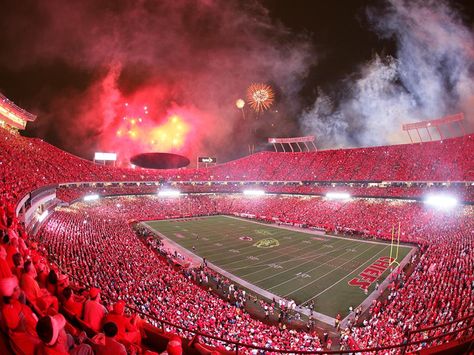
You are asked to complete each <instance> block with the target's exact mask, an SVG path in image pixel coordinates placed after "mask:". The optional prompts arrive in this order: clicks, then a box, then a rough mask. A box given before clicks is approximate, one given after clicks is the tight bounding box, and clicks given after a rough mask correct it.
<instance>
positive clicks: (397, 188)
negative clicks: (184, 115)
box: [56, 181, 474, 203]
mask: <svg viewBox="0 0 474 355" xmlns="http://www.w3.org/2000/svg"><path fill="white" fill-rule="evenodd" d="M93 185H95V186H92V184H91V186H81V187H76V186H73V185H71V186H62V187H60V188H58V189H57V190H56V196H57V198H59V199H60V200H62V201H65V202H68V203H71V202H73V201H76V200H78V199H81V198H83V197H84V196H86V195H90V194H98V195H100V196H115V195H143V194H155V193H156V192H157V191H158V190H159V189H164V188H169V187H170V186H169V184H164V185H156V184H154V183H144V182H143V183H140V182H137V183H126V184H125V183H124V184H115V185H116V186H110V185H108V186H97V184H93ZM358 185H359V186H354V184H337V185H335V186H333V185H332V184H329V183H326V184H319V183H309V182H305V183H303V182H287V183H286V182H285V183H272V182H259V183H244V184H242V183H241V182H224V183H223V182H216V181H213V182H211V183H208V182H199V183H198V182H175V183H173V185H172V186H171V188H174V189H178V190H179V191H181V192H187V193H211V192H220V193H223V192H242V191H243V190H245V189H261V190H264V191H265V192H267V193H279V194H304V195H325V194H326V193H328V192H345V193H348V194H350V195H351V196H357V197H382V198H400V197H402V198H412V199H415V198H416V199H422V198H424V197H425V196H427V195H428V194H440V195H442V194H446V195H452V196H456V197H457V198H458V199H459V200H460V201H465V202H474V185H471V184H470V183H459V184H449V186H447V185H446V186H443V185H438V186H430V185H429V184H426V183H422V184H410V185H407V184H394V185H387V186H383V187H382V186H373V184H358Z"/></svg>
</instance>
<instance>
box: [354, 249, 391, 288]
mask: <svg viewBox="0 0 474 355" xmlns="http://www.w3.org/2000/svg"><path fill="white" fill-rule="evenodd" d="M393 260H394V259H393V258H390V257H389V256H382V257H380V258H378V259H377V260H376V261H375V262H374V263H373V264H372V265H370V266H368V267H367V268H365V269H364V271H362V272H361V273H360V274H359V276H358V277H354V278H353V279H352V280H351V281H349V282H348V284H349V285H351V286H358V287H359V288H360V289H362V290H365V289H366V288H369V286H370V285H371V284H373V283H374V281H375V280H377V279H378V278H379V277H380V276H381V275H382V274H383V273H384V271H385V270H387V268H388V267H389V265H390V264H391V262H392V261H393Z"/></svg>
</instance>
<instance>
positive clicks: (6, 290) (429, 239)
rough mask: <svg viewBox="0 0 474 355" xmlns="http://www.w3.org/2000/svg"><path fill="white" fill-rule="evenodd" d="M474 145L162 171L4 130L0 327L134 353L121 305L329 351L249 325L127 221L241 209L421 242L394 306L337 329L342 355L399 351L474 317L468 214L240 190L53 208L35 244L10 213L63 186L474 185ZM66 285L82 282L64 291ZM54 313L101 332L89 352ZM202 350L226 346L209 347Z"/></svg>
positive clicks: (37, 341) (272, 156)
mask: <svg viewBox="0 0 474 355" xmlns="http://www.w3.org/2000/svg"><path fill="white" fill-rule="evenodd" d="M473 150H474V137H471V136H465V137H460V138H454V139H448V140H445V141H442V142H429V143H420V144H410V145H398V146H389V147H374V148H358V149H345V150H328V151H321V152H307V153H272V152H263V153H258V154H254V155H252V156H249V157H246V158H243V159H240V160H236V161H233V162H229V163H225V164H221V165H217V166H215V167H211V168H203V169H180V170H170V171H167V172H162V173H157V172H155V171H149V170H143V169H120V168H113V167H106V166H99V165H96V164H93V163H92V162H89V161H86V160H82V159H79V158H77V157H74V156H72V155H70V154H68V153H66V152H64V151H61V150H59V149H57V148H55V147H53V146H51V145H49V144H47V143H45V142H43V141H42V140H39V139H28V138H24V137H21V136H19V135H17V134H12V133H10V132H8V131H6V130H4V129H3V128H0V233H1V235H0V237H1V238H2V239H1V242H0V244H1V245H0V293H1V296H2V297H3V302H2V304H1V313H2V319H3V322H2V324H1V327H2V329H3V330H5V331H6V332H7V333H8V334H9V337H10V341H11V342H12V344H13V347H14V348H18V349H21V348H22V347H26V348H25V349H23V351H25V352H26V353H28V352H29V351H31V350H32V349H34V348H35V349H39V350H38V352H39V353H48V351H50V350H51V348H54V351H56V353H60V354H63V353H68V352H74V351H81V352H84V353H87V352H89V353H90V352H92V351H93V349H95V350H96V352H98V353H101V350H100V349H103V348H101V346H105V344H107V345H110V346H114V347H115V348H117V353H120V352H121V351H123V350H124V348H123V346H121V344H125V345H126V346H127V347H128V348H127V350H128V351H140V340H141V336H142V334H141V324H142V321H141V319H139V318H138V317H137V316H136V315H135V316H131V317H128V316H125V315H124V314H125V311H124V307H125V304H129V305H132V306H133V307H135V308H136V309H137V310H139V311H140V312H144V313H146V314H150V315H152V316H155V317H158V318H161V319H166V320H168V321H171V322H172V323H175V324H177V325H181V326H184V327H186V328H188V329H190V330H199V331H202V332H204V333H208V334H212V335H215V336H218V337H222V338H224V339H230V340H238V341H240V342H243V343H248V344H252V345H256V346H263V347H276V348H280V349H281V348H288V349H294V350H296V349H301V350H320V349H323V347H325V346H327V343H326V342H324V341H321V340H320V338H319V337H318V335H317V334H316V333H315V332H313V331H310V332H302V331H296V330H290V329H286V328H285V327H281V326H280V327H279V326H276V325H268V324H266V323H263V322H261V321H258V320H256V319H253V318H252V317H250V315H249V314H248V313H247V312H245V310H244V309H243V307H241V306H240V305H236V304H235V303H231V302H228V301H226V300H224V299H221V298H220V297H218V296H216V295H214V294H213V293H210V292H208V291H207V290H206V289H203V288H202V287H200V286H199V285H197V284H196V283H195V282H193V281H192V280H190V279H189V275H186V274H185V273H184V272H183V271H182V270H179V269H178V270H177V269H176V268H174V267H173V266H172V265H170V264H169V263H168V262H167V261H166V260H165V259H162V258H159V257H156V254H155V253H154V252H153V251H152V250H151V249H150V248H149V247H147V245H146V244H143V243H142V242H141V241H140V240H139V238H138V237H137V236H136V234H135V233H134V231H133V230H132V229H131V228H130V226H129V223H130V221H131V220H136V219H138V220H147V219H160V218H175V217H189V216H199V215H208V214H238V215H242V214H245V215H247V216H251V217H254V218H259V219H262V220H268V221H276V222H281V223H291V224H295V225H302V226H307V227H315V228H321V229H324V230H326V231H328V232H338V233H353V232H355V233H357V234H360V235H363V236H365V237H368V238H390V236H391V235H390V229H389V228H387V226H391V225H393V224H398V222H401V225H402V231H403V233H402V236H401V239H402V241H404V242H411V243H416V244H418V245H419V247H420V254H419V257H418V260H417V266H416V269H415V271H414V272H413V274H411V275H410V276H407V277H405V276H404V275H401V276H400V280H401V282H393V283H392V284H391V285H390V297H389V298H388V299H387V300H386V301H375V302H374V304H373V305H372V307H371V314H370V317H369V318H368V319H367V320H365V321H364V323H363V324H361V325H358V326H353V325H352V326H351V327H350V328H349V329H344V330H342V344H343V346H348V347H350V348H362V347H369V346H385V345H391V344H399V343H401V342H402V341H404V340H406V335H407V332H408V331H410V330H416V329H420V328H424V327H429V326H435V325H438V324H442V323H444V322H448V321H452V320H455V319H457V318H461V317H464V316H466V315H469V314H472V312H473V291H474V290H473V288H474V275H473V272H472V270H473V269H474V265H473V261H474V258H473V255H472V249H473V240H474V238H473V233H474V220H473V218H472V216H473V215H474V211H473V207H472V206H461V207H458V208H457V209H455V210H454V211H451V212H443V213H441V212H439V211H435V210H433V209H428V208H427V207H425V206H424V205H422V204H420V203H417V202H405V201H401V200H371V199H356V200H350V201H342V202H341V201H338V202H336V201H330V200H327V199H324V198H320V197H311V196H301V197H295V196H266V197H262V198H259V199H250V198H243V197H242V196H241V195H189V196H182V197H181V198H180V199H179V200H172V199H161V198H158V197H141V198H139V197H119V198H114V199H104V200H100V201H97V202H94V203H91V204H82V203H78V204H75V205H72V206H70V207H67V208H59V209H58V210H57V211H56V212H54V213H53V214H52V215H51V216H50V218H49V219H48V220H47V222H46V223H45V225H44V226H43V228H42V229H41V230H40V233H38V234H37V235H36V236H34V237H33V236H30V235H28V234H27V233H26V231H25V228H24V226H22V225H21V223H20V222H19V220H18V219H17V217H16V216H15V205H16V203H17V202H18V200H19V199H20V198H22V196H24V195H25V194H26V193H28V192H30V191H32V190H34V189H36V188H39V187H42V186H45V185H50V184H57V183H65V182H85V181H89V182H95V181H163V180H164V181H172V180H178V181H203V180H207V181H225V180H229V181H236V180H242V181H253V180H262V181H367V180H374V181H375V180H380V181H382V180H385V181H387V180H388V181H472V180H474V169H473V166H474V156H473V155H472V154H466V152H470V151H473ZM128 188H130V189H135V187H127V189H128ZM150 189H152V187H150ZM297 189H301V190H299V191H300V192H298V191H290V192H293V193H303V194H304V193H305V191H307V190H305V189H306V187H305V186H304V185H302V186H300V187H297ZM310 189H314V187H313V188H311V187H310ZM316 190H317V189H316ZM134 191H136V189H135V190H134ZM301 191H303V192H301ZM317 191H319V190H317ZM280 192H288V191H280ZM312 192H313V193H316V192H314V190H312ZM65 193H66V194H68V192H65ZM81 193H82V192H81ZM393 193H394V194H397V193H398V192H397V191H396V190H395V191H394V192H393ZM468 194H472V191H471V190H468ZM66 197H67V196H66ZM73 197H74V196H73ZM72 199H74V198H72ZM32 238H34V239H33V240H32ZM46 257H47V258H48V260H47V259H46ZM49 261H54V262H55V263H56V264H57V265H58V267H56V266H55V265H54V264H51V263H50V262H49ZM64 273H65V274H64ZM66 276H70V277H73V278H77V280H81V282H80V283H77V284H76V283H71V285H68V281H67V280H68V278H67V277H66ZM191 278H192V277H191ZM68 286H69V287H68ZM100 295H103V299H101V296H100ZM62 307H64V308H66V309H67V310H68V311H70V312H71V313H72V314H75V315H76V316H78V317H79V318H80V319H81V320H82V321H84V322H85V323H86V324H87V325H88V326H90V327H91V328H92V329H93V330H95V331H103V337H102V338H101V340H100V341H98V343H96V344H95V346H96V348H94V347H92V346H89V345H88V344H86V343H87V341H84V335H83V334H81V333H80V332H79V331H78V330H77V329H76V328H74V327H70V326H69V324H68V322H66V321H65V319H64V317H62V315H61V314H60V313H58V311H59V310H60V309H61V308H62ZM92 310H93V311H92ZM99 310H100V311H99ZM18 314H22V317H18ZM79 314H80V316H79ZM38 316H39V317H38ZM456 326H460V325H459V324H457V325H456ZM169 330H172V331H175V329H169ZM468 331H469V330H468ZM470 331H471V333H472V327H471V330H470ZM438 332H439V330H438ZM183 335H187V334H183ZM458 335H466V333H461V334H458ZM423 337H427V333H417V335H416V336H415V339H420V338H423ZM445 340H446V339H444V340H443V339H440V340H439V342H442V341H445ZM91 341H92V340H91ZM176 341H177V340H176ZM205 341H206V342H208V343H209V344H212V345H216V346H222V345H223V344H221V343H219V342H217V341H214V340H211V339H210V338H209V339H205ZM111 344H113V345H111ZM431 345H432V344H431ZM420 346H423V344H422V345H420ZM74 349H75V350H74ZM97 349H99V350H97Z"/></svg>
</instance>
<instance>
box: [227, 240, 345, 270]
mask: <svg viewBox="0 0 474 355" xmlns="http://www.w3.org/2000/svg"><path fill="white" fill-rule="evenodd" d="M344 248H345V246H342V247H340V248H338V249H332V250H329V251H327V252H326V251H325V252H323V253H319V252H318V251H320V250H311V251H309V252H306V253H304V254H303V256H302V257H295V258H290V259H288V260H286V261H281V262H279V264H280V265H282V264H286V263H291V262H294V261H303V260H307V259H314V258H315V257H319V256H324V255H328V254H331V253H334V252H336V251H340V250H342V249H344ZM298 253H301V249H298V250H295V251H294V253H283V255H285V256H288V255H292V254H298ZM268 254H269V253H268ZM268 254H267V255H268ZM280 254H282V253H280ZM273 260H281V255H277V256H276V257H272V258H270V259H265V260H262V263H260V264H257V265H255V266H258V267H262V268H261V269H260V270H257V271H254V272H251V273H248V274H243V275H242V277H244V276H247V275H251V274H254V273H256V272H260V271H263V270H265V269H268V268H269V266H268V263H269V262H272V261H273ZM253 267H254V266H253V265H246V266H243V267H241V268H238V269H234V270H241V269H246V268H253ZM288 270H291V269H287V270H285V271H288Z"/></svg>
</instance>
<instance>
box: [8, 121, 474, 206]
mask: <svg viewBox="0 0 474 355" xmlns="http://www.w3.org/2000/svg"><path fill="white" fill-rule="evenodd" d="M473 150H474V136H463V137H459V138H452V139H447V140H445V141H438V142H427V143H417V144H405V145H396V146H383V147H372V148H357V149H338V150H324V151H319V152H306V153H275V152H262V153H257V154H253V155H251V156H248V157H245V158H242V159H239V160H235V161H231V162H228V163H224V164H220V165H216V166H213V167H209V168H200V169H177V170H176V169H175V170H173V169H170V170H167V171H166V172H164V171H162V172H160V173H157V172H156V171H153V170H147V169H126V168H115V167H110V166H101V165H96V164H94V163H92V162H90V161H87V160H84V159H80V158H78V157H75V156H73V155H71V154H69V153H66V152H64V151H62V150H60V149H58V148H56V147H54V146H52V145H50V144H48V143H46V142H44V141H42V140H40V139H31V138H24V137H21V136H19V135H18V134H12V133H10V132H9V131H7V130H6V129H4V128H0V161H1V164H0V177H1V179H0V191H2V194H5V193H7V192H8V194H11V195H12V196H11V197H12V198H13V199H14V200H15V201H16V200H18V199H20V198H22V197H23V196H24V195H25V194H26V193H28V192H30V191H32V190H34V189H36V188H38V187H42V186H45V185H49V184H58V183H66V182H86V181H90V182H92V181H163V180H167V181H170V180H174V181H472V180H474V172H473V171H474V169H472V166H474V157H473V155H472V154H466V153H465V152H471V151H473ZM18 176H21V177H22V178H21V179H18Z"/></svg>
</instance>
